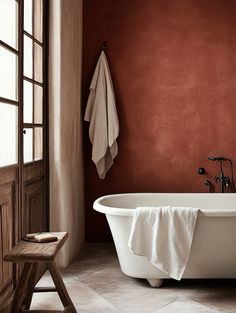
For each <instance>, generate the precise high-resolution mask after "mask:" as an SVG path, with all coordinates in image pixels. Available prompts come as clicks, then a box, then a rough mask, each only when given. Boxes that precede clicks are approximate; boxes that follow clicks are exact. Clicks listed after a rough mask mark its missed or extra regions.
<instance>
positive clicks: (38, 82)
mask: <svg viewBox="0 0 236 313" xmlns="http://www.w3.org/2000/svg"><path fill="white" fill-rule="evenodd" d="M45 6H46V1H45V0H0V312H2V310H3V309H4V307H5V306H6V305H7V303H8V301H9V299H10V295H11V294H12V290H13V287H14V285H15V283H16V280H17V277H18V275H19V272H20V268H19V267H15V266H13V265H12V264H11V263H6V262H4V261H3V258H4V255H5V254H6V253H7V252H8V251H9V250H10V249H11V248H12V247H13V246H14V245H15V244H16V243H17V242H18V241H19V240H20V239H22V237H23V236H24V235H25V234H26V233H29V232H40V231H45V230H46V229H47V223H48V217H47V216H48V213H47V212H48V210H47V207H48V206H47V204H48V203H47V202H48V201H47V193H48V192H47V186H48V184H47V159H48V158H47V144H46V142H47V108H46V100H47V92H46V83H47V79H46V78H47V75H46V54H47V51H46V42H47V39H46V37H47V31H46V19H47V17H46V14H47V9H46V7H45Z"/></svg>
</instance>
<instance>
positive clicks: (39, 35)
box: [34, 0, 43, 42]
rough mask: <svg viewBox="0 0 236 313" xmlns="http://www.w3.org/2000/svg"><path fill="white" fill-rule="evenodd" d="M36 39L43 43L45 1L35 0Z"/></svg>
mask: <svg viewBox="0 0 236 313" xmlns="http://www.w3.org/2000/svg"><path fill="white" fill-rule="evenodd" d="M34 37H35V38H36V39H38V40H39V41H40V42H42V41H43V1H42V0H34Z"/></svg>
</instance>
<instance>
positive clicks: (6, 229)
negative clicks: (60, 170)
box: [0, 167, 18, 307]
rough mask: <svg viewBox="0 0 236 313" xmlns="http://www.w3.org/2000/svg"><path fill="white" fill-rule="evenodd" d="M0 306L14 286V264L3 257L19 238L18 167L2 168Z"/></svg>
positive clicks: (0, 184)
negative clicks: (5, 260)
mask: <svg viewBox="0 0 236 313" xmlns="http://www.w3.org/2000/svg"><path fill="white" fill-rule="evenodd" d="M0 177H1V179H0V294H1V297H0V307H1V306H2V305H3V304H2V303H4V301H5V298H6V297H7V294H9V293H10V292H11V291H12V288H13V280H12V279H13V265H12V263H9V262H4V261H3V258H4V255H5V254H6V253H8V252H9V251H10V250H11V248H12V247H13V245H14V243H15V240H17V238H18V233H17V229H18V227H17V224H18V201H17V196H16V195H17V193H18V183H17V181H18V168H17V167H16V168H11V169H7V170H6V169H1V170H0Z"/></svg>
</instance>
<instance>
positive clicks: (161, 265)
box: [128, 206, 199, 280]
mask: <svg viewBox="0 0 236 313" xmlns="http://www.w3.org/2000/svg"><path fill="white" fill-rule="evenodd" d="M198 211H199V209H196V208H184V207H171V206H163V207H138V208H136V210H135V214H134V217H133V223H132V228H131V232H130V237H129V243H128V246H129V248H130V250H131V251H132V252H133V253H134V254H135V255H140V256H144V257H146V258H147V259H148V260H149V261H150V262H151V263H152V264H153V265H154V266H156V267H157V268H158V269H160V270H161V271H162V272H164V273H165V274H167V275H168V276H170V277H172V278H174V279H177V280H180V279H181V278H182V276H183V273H184V271H185V268H186V266H187V262H188V259H189V255H190V250H191V245H192V240H193V236H194V229H195V225H196V221H197V216H198Z"/></svg>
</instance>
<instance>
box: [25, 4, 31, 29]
mask: <svg viewBox="0 0 236 313" xmlns="http://www.w3.org/2000/svg"><path fill="white" fill-rule="evenodd" d="M24 30H25V31H27V32H28V33H30V34H31V35H32V0H24Z"/></svg>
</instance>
